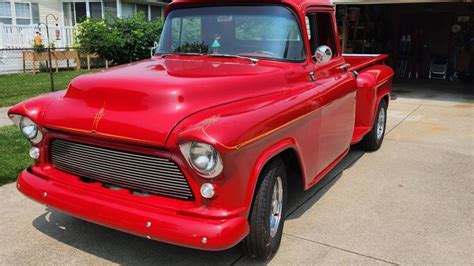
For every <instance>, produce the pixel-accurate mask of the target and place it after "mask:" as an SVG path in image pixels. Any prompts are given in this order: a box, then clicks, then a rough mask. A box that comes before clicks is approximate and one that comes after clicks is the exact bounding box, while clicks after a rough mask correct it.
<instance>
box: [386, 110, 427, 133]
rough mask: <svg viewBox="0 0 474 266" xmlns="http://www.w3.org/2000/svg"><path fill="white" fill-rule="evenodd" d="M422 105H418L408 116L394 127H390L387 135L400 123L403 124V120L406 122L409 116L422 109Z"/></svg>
mask: <svg viewBox="0 0 474 266" xmlns="http://www.w3.org/2000/svg"><path fill="white" fill-rule="evenodd" d="M421 106H422V104H420V105H418V107H416V108H415V110H413V111H411V112H410V113H409V114H408V115H407V116H405V117H404V118H403V119H402V120H401V121H400V122H398V123H397V124H396V125H395V126H394V127H393V128H392V129H390V130H389V131H388V132H387V133H386V134H385V136H388V135H389V134H390V133H391V132H392V131H393V130H394V129H396V128H397V127H398V126H399V125H401V124H402V123H403V122H405V120H407V118H408V117H410V116H411V115H412V114H414V113H415V112H416V111H418V109H420V107H421Z"/></svg>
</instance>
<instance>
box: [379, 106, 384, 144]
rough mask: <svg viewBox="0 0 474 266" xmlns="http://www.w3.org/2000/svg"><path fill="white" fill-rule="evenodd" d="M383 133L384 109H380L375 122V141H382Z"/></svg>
mask: <svg viewBox="0 0 474 266" xmlns="http://www.w3.org/2000/svg"><path fill="white" fill-rule="evenodd" d="M384 131H385V109H383V108H381V109H380V111H379V117H378V121H377V140H380V139H382V137H383V133H384Z"/></svg>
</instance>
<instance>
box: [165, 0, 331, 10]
mask: <svg viewBox="0 0 474 266" xmlns="http://www.w3.org/2000/svg"><path fill="white" fill-rule="evenodd" d="M199 4H237V5H238V4H286V5H290V6H293V7H294V8H295V9H300V10H302V9H304V8H306V7H308V6H327V7H333V6H334V5H333V4H332V3H331V1H330V0H261V1H255V0H239V1H236V0H173V1H172V2H171V4H170V5H169V6H168V9H172V8H174V7H175V6H181V5H199Z"/></svg>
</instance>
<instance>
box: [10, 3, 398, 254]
mask: <svg viewBox="0 0 474 266" xmlns="http://www.w3.org/2000/svg"><path fill="white" fill-rule="evenodd" d="M265 2H278V3H282V4H286V5H288V6H289V7H290V8H292V9H293V10H294V11H295V12H296V14H298V16H299V19H300V21H304V16H305V12H306V11H308V10H319V9H322V10H328V9H331V8H332V6H331V5H330V4H329V1H297V0H294V1H265ZM202 3H214V4H215V1H176V2H174V3H173V4H171V5H170V6H169V7H168V9H167V10H169V9H172V8H179V7H181V6H185V5H195V4H202ZM314 6H317V7H314ZM331 14H332V13H331ZM301 26H302V27H303V28H305V27H306V26H305V25H301ZM336 38H337V34H336ZM305 42H306V47H307V48H306V49H307V54H311V52H310V51H309V43H308V39H307V36H305ZM336 43H339V40H337V42H336ZM338 49H339V47H338ZM337 54H341V53H337ZM384 59H385V56H383V55H382V56H372V57H368V56H363V57H362V56H360V57H358V56H350V57H344V56H341V55H339V56H337V57H336V58H334V59H332V60H331V61H330V62H328V63H325V64H315V63H314V62H313V60H312V59H311V58H309V57H308V58H307V60H306V61H305V62H302V63H289V62H276V61H268V60H260V61H259V62H258V63H257V64H252V63H251V62H249V61H247V60H242V59H231V58H210V57H202V56H196V57H192V56H186V57H182V56H177V55H172V56H168V57H166V58H165V59H163V58H160V57H155V58H152V59H150V60H145V61H142V62H137V63H134V64H131V65H127V66H121V67H116V68H112V69H110V70H107V71H103V72H100V73H96V74H89V75H85V76H81V77H79V78H76V79H74V80H73V81H72V82H71V84H70V86H69V89H68V90H67V92H57V93H53V94H49V95H45V96H41V97H39V98H36V99H30V100H28V101H26V102H23V103H20V104H18V105H16V106H14V107H13V108H12V109H11V110H10V111H9V113H10V114H21V115H25V116H28V117H30V118H31V119H32V120H34V121H35V122H36V123H37V124H38V125H40V126H41V127H42V130H43V131H44V136H45V138H44V140H43V142H42V143H40V144H39V145H38V146H39V147H40V148H41V151H42V156H41V158H40V159H39V160H38V161H37V162H36V163H35V165H34V166H33V167H32V168H31V170H30V171H29V172H28V171H24V172H22V173H21V174H20V177H19V180H18V184H19V190H20V191H21V192H22V193H24V194H25V195H27V196H29V197H30V198H33V199H35V200H37V201H39V202H42V203H46V204H48V206H52V207H55V208H57V209H60V210H62V211H65V212H67V213H70V214H71V215H74V216H77V217H80V218H83V219H86V220H89V221H92V222H96V223H99V224H102V225H105V226H109V227H112V228H116V229H118V230H122V231H126V232H130V233H133V234H137V235H141V236H150V237H152V238H153V239H157V240H160V241H165V242H169V243H174V244H177V245H182V246H187V247H193V248H199V249H209V250H222V249H226V248H229V247H231V246H233V245H235V244H236V243H238V242H239V241H240V240H241V239H243V238H244V237H245V236H246V234H247V233H248V230H249V229H248V228H249V227H248V222H247V218H248V213H249V208H250V204H251V202H252V199H253V195H254V191H255V187H256V183H257V179H258V176H259V173H260V171H261V169H262V168H263V166H264V165H265V163H266V162H268V161H269V160H270V159H271V158H273V157H274V156H276V155H278V154H279V153H280V152H282V151H284V150H286V149H293V150H294V151H295V154H296V155H297V158H298V161H299V165H300V168H301V173H302V176H301V179H302V182H303V184H304V187H305V188H306V189H308V188H310V187H311V186H312V185H314V184H316V183H317V182H318V181H319V180H320V179H321V178H322V177H323V176H324V174H325V173H327V172H328V171H329V170H331V169H332V168H333V167H334V166H335V165H336V164H337V162H338V161H339V160H340V159H342V158H343V156H344V155H345V154H346V152H347V151H348V149H349V147H350V144H353V143H356V142H358V141H359V140H360V139H362V137H363V136H364V135H365V134H366V133H367V132H368V131H370V130H371V127H372V124H373V119H374V113H375V110H376V107H377V105H378V103H379V101H380V100H381V99H382V98H383V97H386V96H387V95H388V94H389V92H390V90H391V78H392V76H393V71H392V70H391V69H390V68H388V67H386V66H384V65H382V64H381V63H382V62H383V60H384ZM346 63H350V64H351V66H350V67H349V71H341V70H339V69H338V67H340V66H341V65H344V64H346ZM352 70H357V71H358V73H359V76H358V78H357V79H356V77H355V75H354V74H353V73H351V72H350V71H352ZM312 71H315V74H316V75H315V76H316V81H311V79H310V75H309V73H310V72H312ZM52 138H64V139H70V140H74V141H78V142H84V143H89V144H93V145H101V146H106V147H111V148H115V149H121V150H129V151H133V152H138V153H145V154H151V155H156V156H162V157H167V158H170V159H172V160H174V161H175V162H176V163H177V164H178V165H179V166H180V168H181V169H182V171H183V173H184V174H185V176H186V178H187V179H188V182H189V184H190V186H191V189H192V190H193V193H194V195H195V199H194V200H193V201H181V200H175V199H170V198H166V197H159V196H152V197H138V196H134V195H131V194H130V193H129V192H127V191H112V190H108V189H106V188H103V187H101V186H100V185H99V184H86V183H83V182H81V181H80V180H79V178H78V177H76V176H72V175H69V174H67V173H64V172H61V171H58V170H56V169H54V167H53V166H52V165H51V164H49V162H48V160H49V159H48V156H47V155H48V154H49V153H48V144H49V142H50V140H51V139H52ZM183 140H196V141H201V142H206V143H210V144H212V145H214V147H215V148H216V149H218V151H219V152H220V153H221V156H222V159H223V161H224V171H223V173H222V174H221V175H220V176H218V177H217V178H215V179H212V180H206V179H203V178H201V177H199V176H198V175H197V174H196V173H195V172H194V171H193V170H192V168H191V167H190V166H189V165H188V164H187V163H186V161H185V159H184V157H183V156H182V155H181V153H180V152H179V149H178V144H179V142H180V141H183ZM204 182H212V183H214V184H215V186H216V191H217V196H216V197H215V198H214V199H212V200H207V199H203V198H201V197H200V193H199V188H200V186H201V185H202V184H203V183H204ZM44 192H47V195H48V196H47V197H46V198H44V197H43V196H42V195H43V193H44ZM147 221H151V222H152V224H153V226H152V227H151V229H148V228H146V227H145V223H146V222H147ZM154 225H156V227H155V226H154ZM201 237H207V238H208V244H206V245H203V244H202V243H201V242H200V239H201Z"/></svg>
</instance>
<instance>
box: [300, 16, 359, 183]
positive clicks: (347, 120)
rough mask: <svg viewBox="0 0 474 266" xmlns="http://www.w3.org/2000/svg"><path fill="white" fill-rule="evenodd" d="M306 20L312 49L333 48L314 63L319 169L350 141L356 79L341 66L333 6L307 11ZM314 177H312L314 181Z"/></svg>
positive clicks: (342, 151)
mask: <svg viewBox="0 0 474 266" xmlns="http://www.w3.org/2000/svg"><path fill="white" fill-rule="evenodd" d="M306 23H307V24H308V25H309V27H307V30H308V37H309V41H310V47H311V51H312V53H313V54H314V52H315V51H316V49H317V48H318V47H319V46H322V45H326V46H329V47H330V48H331V50H332V58H331V59H330V60H329V61H326V62H316V61H315V59H314V58H313V62H312V63H313V64H314V69H315V71H314V72H315V81H314V82H315V85H316V86H320V88H321V89H320V90H319V91H320V92H321V98H320V99H321V106H322V111H321V132H320V135H319V142H318V144H319V149H318V158H319V162H318V172H319V173H320V172H321V171H323V170H324V169H326V168H327V167H328V166H329V165H330V164H331V163H332V162H334V161H335V160H336V159H337V158H338V157H339V156H341V155H342V154H343V153H344V151H346V150H347V149H348V148H349V146H350V143H351V139H352V134H353V130H354V121H355V103H356V87H357V86H356V81H355V78H354V75H353V74H351V73H348V72H347V70H346V68H345V67H344V64H345V60H344V58H343V57H342V54H341V53H340V46H339V39H338V38H336V34H337V32H336V28H335V23H334V15H333V9H315V10H310V11H309V12H308V13H307V17H306ZM315 181H317V180H313V182H315Z"/></svg>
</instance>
